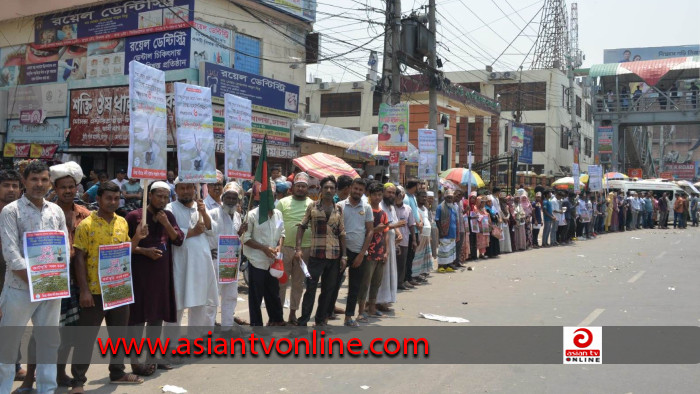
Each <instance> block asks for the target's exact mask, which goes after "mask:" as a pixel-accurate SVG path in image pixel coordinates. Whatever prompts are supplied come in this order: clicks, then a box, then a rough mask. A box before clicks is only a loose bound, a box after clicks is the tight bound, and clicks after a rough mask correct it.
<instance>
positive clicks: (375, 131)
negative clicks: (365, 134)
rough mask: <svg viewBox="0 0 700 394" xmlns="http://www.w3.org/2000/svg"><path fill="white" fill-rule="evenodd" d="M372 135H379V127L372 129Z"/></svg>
mask: <svg viewBox="0 0 700 394" xmlns="http://www.w3.org/2000/svg"><path fill="white" fill-rule="evenodd" d="M372 134H379V126H374V127H372Z"/></svg>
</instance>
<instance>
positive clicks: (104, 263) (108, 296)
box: [98, 242, 134, 311]
mask: <svg viewBox="0 0 700 394" xmlns="http://www.w3.org/2000/svg"><path fill="white" fill-rule="evenodd" d="M98 266H99V267H100V268H99V270H98V274H99V279H100V290H101V292H102V309H103V310H105V311H106V310H109V309H114V308H118V307H120V306H123V305H129V304H133V303H134V282H133V277H132V275H131V242H124V243H121V244H117V245H101V246H100V248H99V262H98Z"/></svg>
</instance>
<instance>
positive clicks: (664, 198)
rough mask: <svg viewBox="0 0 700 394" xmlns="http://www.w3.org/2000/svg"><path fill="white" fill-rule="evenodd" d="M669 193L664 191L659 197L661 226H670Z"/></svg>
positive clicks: (665, 227)
mask: <svg viewBox="0 0 700 394" xmlns="http://www.w3.org/2000/svg"><path fill="white" fill-rule="evenodd" d="M668 203H669V201H668V193H667V192H664V194H663V195H661V198H659V228H662V229H667V228H668Z"/></svg>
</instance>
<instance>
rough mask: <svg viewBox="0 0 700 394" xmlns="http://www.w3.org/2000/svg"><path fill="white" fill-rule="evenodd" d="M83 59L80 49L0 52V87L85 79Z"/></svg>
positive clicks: (84, 52) (7, 49) (30, 48)
mask: <svg viewBox="0 0 700 394" xmlns="http://www.w3.org/2000/svg"><path fill="white" fill-rule="evenodd" d="M86 55H87V47H86V46H84V45H71V46H64V47H59V48H52V49H50V50H40V49H37V48H36V47H35V46H34V45H33V44H30V45H15V46H11V47H5V48H0V87H4V86H15V85H31V84H39V83H55V82H67V81H73V80H79V79H85V76H86V75H87V56H86Z"/></svg>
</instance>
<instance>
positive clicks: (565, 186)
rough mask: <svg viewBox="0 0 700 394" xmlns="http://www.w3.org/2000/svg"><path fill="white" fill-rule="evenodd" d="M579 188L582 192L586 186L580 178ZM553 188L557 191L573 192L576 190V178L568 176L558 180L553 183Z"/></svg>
mask: <svg viewBox="0 0 700 394" xmlns="http://www.w3.org/2000/svg"><path fill="white" fill-rule="evenodd" d="M578 183H579V187H580V189H581V190H583V188H584V187H586V185H585V184H584V183H583V182H581V179H580V178H579V181H578ZM552 186H553V187H554V188H555V189H557V190H573V189H574V178H573V177H570V176H567V177H564V178H560V179H557V180H556V181H554V182H553V183H552Z"/></svg>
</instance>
